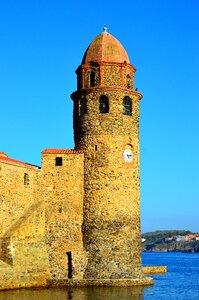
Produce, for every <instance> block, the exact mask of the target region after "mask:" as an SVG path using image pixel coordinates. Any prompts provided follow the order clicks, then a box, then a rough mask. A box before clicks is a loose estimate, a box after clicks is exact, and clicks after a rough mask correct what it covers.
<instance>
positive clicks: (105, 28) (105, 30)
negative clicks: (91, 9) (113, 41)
mask: <svg viewBox="0 0 199 300" xmlns="http://www.w3.org/2000/svg"><path fill="white" fill-rule="evenodd" d="M104 32H107V27H106V24H104Z"/></svg>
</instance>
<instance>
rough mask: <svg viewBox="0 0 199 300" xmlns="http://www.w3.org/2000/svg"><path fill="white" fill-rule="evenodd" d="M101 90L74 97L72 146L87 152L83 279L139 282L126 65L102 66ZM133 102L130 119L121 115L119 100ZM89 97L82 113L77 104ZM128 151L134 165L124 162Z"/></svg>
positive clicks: (135, 118) (135, 168)
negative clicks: (104, 102)
mask: <svg viewBox="0 0 199 300" xmlns="http://www.w3.org/2000/svg"><path fill="white" fill-rule="evenodd" d="M101 69H103V72H102V73H101V82H102V83H103V86H99V87H98V86H96V87H93V88H89V89H83V90H81V91H78V92H76V93H74V94H72V99H73V100H74V137H75V148H76V149H78V150H83V151H84V153H85V163H84V165H85V168H84V184H85V198H84V222H83V236H84V246H85V248H86V250H87V251H88V253H89V257H88V265H87V268H86V271H85V274H84V278H98V279H108V278H109V279H121V278H140V279H141V278H143V273H142V266H141V241H140V195H139V180H140V179H139V100H140V98H141V97H142V95H141V94H140V93H138V92H136V91H134V88H133V84H132V82H131V85H130V86H129V87H128V88H127V86H126V76H127V75H129V70H131V72H132V73H131V78H130V79H131V80H132V81H133V79H134V78H133V76H134V73H133V72H134V68H133V67H132V66H130V65H127V64H118V65H116V64H115V65H111V64H110V65H108V64H107V65H106V66H105V65H104V66H103V68H101ZM101 95H105V96H107V97H108V99H109V111H108V112H106V113H100V110H99V99H100V96H101ZM125 96H128V97H130V98H131V100H132V104H133V109H132V116H131V115H124V114H123V98H124V97H125ZM81 97H86V99H87V102H86V103H87V110H86V113H85V114H84V115H81V116H79V114H78V102H79V99H81ZM129 148H130V149H131V150H132V152H133V161H132V162H131V163H127V162H125V161H124V159H123V151H124V150H125V149H129Z"/></svg>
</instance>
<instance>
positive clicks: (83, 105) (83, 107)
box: [79, 98, 87, 116]
mask: <svg viewBox="0 0 199 300" xmlns="http://www.w3.org/2000/svg"><path fill="white" fill-rule="evenodd" d="M85 114H87V100H86V98H82V99H80V101H79V115H80V116H83V115H85Z"/></svg>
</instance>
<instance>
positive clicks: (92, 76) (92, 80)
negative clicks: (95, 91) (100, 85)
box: [90, 71, 95, 87]
mask: <svg viewBox="0 0 199 300" xmlns="http://www.w3.org/2000/svg"><path fill="white" fill-rule="evenodd" d="M93 86H95V72H94V71H91V72H90V87H93Z"/></svg>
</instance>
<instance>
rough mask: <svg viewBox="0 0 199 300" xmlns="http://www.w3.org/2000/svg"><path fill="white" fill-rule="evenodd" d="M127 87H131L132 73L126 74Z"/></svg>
mask: <svg viewBox="0 0 199 300" xmlns="http://www.w3.org/2000/svg"><path fill="white" fill-rule="evenodd" d="M126 87H127V89H130V88H131V76H130V75H127V76H126Z"/></svg>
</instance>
